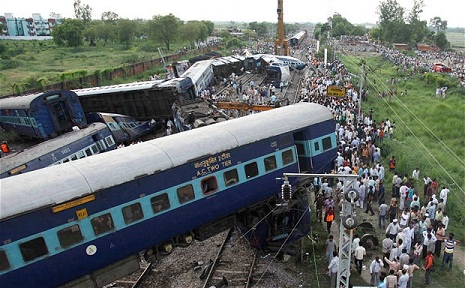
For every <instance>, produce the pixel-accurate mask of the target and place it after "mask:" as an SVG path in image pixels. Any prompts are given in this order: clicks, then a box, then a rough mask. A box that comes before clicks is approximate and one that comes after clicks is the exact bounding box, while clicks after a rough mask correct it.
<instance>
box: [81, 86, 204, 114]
mask: <svg viewBox="0 0 465 288" xmlns="http://www.w3.org/2000/svg"><path fill="white" fill-rule="evenodd" d="M194 89H195V88H194V84H193V83H192V80H191V79H190V78H176V81H172V80H168V81H166V80H154V81H144V82H134V83H128V84H119V85H110V86H102V87H93V88H83V89H76V90H74V91H75V92H76V94H77V95H78V96H79V101H80V102H81V104H82V107H83V109H84V111H85V113H89V112H102V111H104V112H107V113H116V114H123V115H128V116H131V117H134V118H135V119H137V120H151V119H155V120H158V119H166V118H169V117H170V116H171V114H172V113H171V106H172V105H173V103H175V102H177V101H182V100H184V99H189V97H192V96H191V95H195V94H194V93H195V92H194V91H195V90H194Z"/></svg>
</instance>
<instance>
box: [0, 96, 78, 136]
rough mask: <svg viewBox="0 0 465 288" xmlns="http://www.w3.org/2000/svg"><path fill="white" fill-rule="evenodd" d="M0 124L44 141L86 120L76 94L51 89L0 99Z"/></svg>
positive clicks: (4, 127) (70, 129) (20, 133)
mask: <svg viewBox="0 0 465 288" xmlns="http://www.w3.org/2000/svg"><path fill="white" fill-rule="evenodd" d="M0 126H1V127H2V128H3V129H5V130H10V131H14V132H15V133H18V134H19V135H23V136H27V137H31V138H35V139H40V140H47V139H51V138H54V137H57V136H58V135H61V134H63V133H66V132H69V131H72V128H73V126H77V127H79V128H84V127H86V126H87V121H86V118H85V116H84V110H83V108H82V106H81V103H80V102H79V100H78V97H77V95H76V93H74V92H72V91H70V90H54V91H48V92H43V93H37V94H31V95H24V96H16V97H8V98H2V99H0Z"/></svg>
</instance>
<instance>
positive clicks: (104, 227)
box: [90, 213, 115, 236]
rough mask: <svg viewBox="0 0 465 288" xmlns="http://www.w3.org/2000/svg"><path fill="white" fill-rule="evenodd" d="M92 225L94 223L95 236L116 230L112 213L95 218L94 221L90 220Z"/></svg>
mask: <svg viewBox="0 0 465 288" xmlns="http://www.w3.org/2000/svg"><path fill="white" fill-rule="evenodd" d="M90 223H92V228H93V229H94V234H95V236H97V235H100V234H103V233H106V232H108V231H111V230H113V228H115V226H114V225H113V219H112V218H111V215H110V213H107V214H103V215H101V216H98V217H95V218H93V219H92V220H90Z"/></svg>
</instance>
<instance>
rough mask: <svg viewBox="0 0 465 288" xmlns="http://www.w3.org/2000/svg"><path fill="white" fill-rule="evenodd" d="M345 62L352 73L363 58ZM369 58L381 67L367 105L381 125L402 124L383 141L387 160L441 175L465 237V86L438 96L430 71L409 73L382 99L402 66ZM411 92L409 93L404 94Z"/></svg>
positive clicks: (371, 79) (401, 168)
mask: <svg viewBox="0 0 465 288" xmlns="http://www.w3.org/2000/svg"><path fill="white" fill-rule="evenodd" d="M341 60H342V61H343V62H344V64H345V65H346V66H347V67H348V69H349V70H350V71H352V72H353V73H355V74H357V75H360V68H359V67H360V66H359V65H358V63H359V62H360V60H361V59H360V58H355V57H348V56H341ZM365 61H366V63H367V65H368V66H370V67H380V69H376V73H372V72H368V77H367V78H368V80H367V82H368V84H369V85H368V88H369V90H368V92H369V97H368V101H367V102H365V103H364V104H363V110H364V111H368V110H370V109H373V111H374V113H373V115H374V118H375V119H376V120H377V123H380V122H381V120H384V119H385V118H389V119H390V120H391V122H393V121H394V122H395V125H396V131H395V140H394V141H385V142H384V144H383V145H382V154H383V156H384V159H385V160H388V158H389V157H390V156H391V155H395V156H396V158H397V163H398V165H397V168H398V169H397V170H398V172H399V173H400V174H401V175H404V174H408V175H411V173H412V171H413V169H415V168H416V167H419V168H420V171H421V173H420V177H421V178H422V177H423V176H424V175H428V176H429V177H431V178H432V179H433V178H436V179H437V180H438V181H439V185H440V186H443V185H445V186H447V187H449V189H450V190H451V191H452V192H451V193H450V194H449V197H450V198H448V201H447V211H448V212H449V217H450V219H451V221H450V223H451V230H455V231H454V232H455V233H456V234H458V236H459V237H460V239H461V240H462V241H464V240H465V230H463V225H465V177H464V173H465V160H464V159H465V137H464V132H465V112H464V111H465V90H464V89H463V87H462V88H457V87H452V86H450V87H449V89H448V90H447V97H446V98H445V99H438V98H436V97H435V89H436V86H437V84H436V83H430V84H428V83H427V82H426V80H425V79H426V77H423V76H424V75H415V76H409V77H408V78H407V80H406V81H405V79H404V78H403V77H401V79H402V81H401V83H399V84H396V85H395V86H396V87H393V89H394V88H396V89H397V91H398V97H393V98H392V99H391V102H389V99H386V98H387V97H386V98H384V99H381V98H379V97H378V95H379V93H380V92H381V91H388V90H389V87H388V86H387V84H386V79H391V77H399V75H397V74H396V73H397V71H396V69H394V67H392V64H390V63H387V62H385V61H383V60H382V59H381V57H369V58H365ZM430 76H432V77H437V75H430ZM438 77H439V76H438ZM405 90H406V91H407V96H399V94H400V92H401V91H405ZM385 165H387V161H386V163H385ZM391 178H392V174H388V175H387V177H386V179H388V180H390V179H391ZM419 186H420V187H422V184H421V183H419ZM420 195H422V194H420ZM449 201H450V202H449Z"/></svg>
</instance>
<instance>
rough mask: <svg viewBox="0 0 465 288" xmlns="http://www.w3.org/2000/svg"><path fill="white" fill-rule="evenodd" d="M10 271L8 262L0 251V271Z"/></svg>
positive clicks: (3, 252)
mask: <svg viewBox="0 0 465 288" xmlns="http://www.w3.org/2000/svg"><path fill="white" fill-rule="evenodd" d="M8 269H10V262H9V261H8V258H7V257H6V253H5V251H2V250H0V271H5V270H8Z"/></svg>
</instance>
